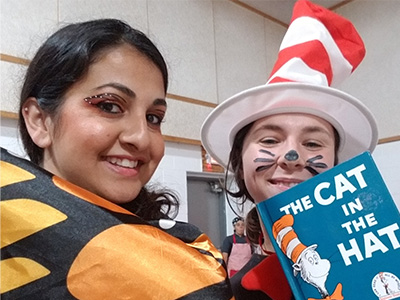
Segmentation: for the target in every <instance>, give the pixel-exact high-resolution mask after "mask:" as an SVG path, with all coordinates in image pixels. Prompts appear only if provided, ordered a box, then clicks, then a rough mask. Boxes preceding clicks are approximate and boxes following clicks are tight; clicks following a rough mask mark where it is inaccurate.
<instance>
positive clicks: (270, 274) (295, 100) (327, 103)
mask: <svg viewBox="0 0 400 300" xmlns="http://www.w3.org/2000/svg"><path fill="white" fill-rule="evenodd" d="M364 54H365V49H364V44H363V42H362V40H361V38H360V37H359V35H358V34H357V31H356V30H355V28H354V27H353V26H352V24H351V23H350V22H349V21H348V20H346V19H344V18H342V17H340V16H339V15H337V14H335V13H333V12H332V11H329V10H327V9H325V8H323V7H319V6H317V5H314V4H312V3H311V2H309V1H307V0H300V1H297V2H296V4H295V7H294V11H293V17H292V22H291V25H290V26H289V28H288V31H287V33H286V35H285V37H284V39H283V41H282V45H281V49H280V53H279V57H278V61H277V62H276V64H275V67H274V69H273V71H272V75H271V76H270V78H269V80H268V82H267V84H266V85H263V86H259V87H255V88H252V89H250V90H246V91H244V92H241V93H239V94H237V95H235V96H233V97H231V98H230V99H228V100H226V101H225V102H223V103H222V104H220V105H219V106H218V107H217V108H216V109H215V110H214V111H213V112H212V113H211V114H210V115H209V117H208V118H207V119H206V121H205V122H204V124H203V127H202V142H203V145H204V147H205V149H206V150H207V152H208V153H209V154H210V155H211V156H212V157H213V158H214V159H216V160H217V161H218V162H219V163H221V164H222V165H223V166H225V167H226V169H227V172H229V171H230V172H232V173H233V175H234V181H235V184H236V186H235V188H234V189H232V190H230V189H229V185H227V187H226V188H227V192H228V194H229V195H230V196H232V197H236V198H239V199H241V200H242V201H243V202H244V201H246V200H249V201H252V202H254V203H259V202H261V201H264V200H266V201H268V199H269V198H271V197H272V196H274V195H277V194H278V193H281V192H283V191H285V190H287V189H290V188H291V187H292V186H294V185H297V184H299V183H301V182H303V181H305V180H307V179H309V178H311V177H313V176H315V175H316V174H319V173H321V172H324V171H326V170H328V169H330V168H332V167H333V166H334V165H336V164H337V163H340V162H343V161H344V160H347V159H349V158H351V157H353V156H355V155H357V154H359V153H361V152H364V151H366V150H369V151H373V149H374V148H375V146H376V143H377V136H378V134H377V126H376V122H375V119H374V117H373V116H372V114H371V113H370V111H369V110H368V109H367V108H366V107H365V106H364V105H363V104H362V103H361V102H360V101H359V100H357V99H355V98H354V97H352V96H350V95H348V94H346V93H343V92H341V91H339V90H337V89H335V88H333V86H335V85H337V84H339V83H340V82H341V81H343V80H344V79H345V78H346V77H348V76H349V75H350V74H351V73H352V71H354V69H355V68H356V67H357V66H358V64H359V63H360V62H361V60H362V59H363V57H364ZM227 178H228V176H227ZM246 220H247V226H246V228H247V236H248V238H249V239H250V240H251V241H252V242H253V243H259V242H260V244H261V245H262V248H263V251H264V256H263V257H260V256H257V255H255V256H253V258H252V259H251V260H250V262H249V263H248V264H247V265H246V266H245V267H244V268H243V269H242V270H241V271H240V272H239V273H238V274H237V275H235V276H234V277H233V278H232V287H233V291H234V295H235V297H236V299H273V300H287V299H291V298H292V297H293V296H292V294H291V291H290V288H289V285H288V283H287V281H286V279H285V277H284V274H283V271H282V268H281V267H280V265H279V262H278V260H277V257H276V255H275V254H274V253H273V247H272V244H271V242H270V240H269V239H268V237H267V234H266V231H265V228H264V225H263V224H262V223H261V222H260V218H259V216H258V214H257V212H256V209H255V208H254V209H253V210H251V211H250V212H249V214H248V216H247V217H246Z"/></svg>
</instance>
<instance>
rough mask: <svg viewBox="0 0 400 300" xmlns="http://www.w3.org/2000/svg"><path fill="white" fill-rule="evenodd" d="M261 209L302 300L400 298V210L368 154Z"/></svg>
mask: <svg viewBox="0 0 400 300" xmlns="http://www.w3.org/2000/svg"><path fill="white" fill-rule="evenodd" d="M257 209H258V211H259V213H260V216H261V218H262V220H263V222H264V224H265V227H266V229H267V231H268V234H269V236H270V238H271V241H272V243H273V245H274V248H275V251H276V253H277V255H278V257H279V260H280V262H281V264H282V267H283V269H284V272H285V274H286V277H287V278H288V281H289V284H290V286H291V288H292V291H293V293H294V295H295V298H296V300H305V299H307V300H308V299H346V300H355V299H357V300H358V299H363V300H364V299H368V300H373V299H379V300H387V299H400V229H399V226H400V214H399V210H398V209H397V207H396V205H395V203H394V201H393V198H392V196H391V195H390V193H389V191H388V189H387V187H386V184H385V182H384V181H383V178H382V176H381V174H380V172H379V170H378V168H377V166H376V165H375V163H374V161H373V158H372V157H371V155H370V153H369V152H364V153H363V154H360V155H358V156H356V157H355V158H353V159H350V160H348V161H346V162H344V163H341V164H339V165H337V166H335V167H334V168H332V169H330V170H328V171H325V172H323V173H321V174H319V175H317V176H315V177H313V178H311V179H309V180H307V181H305V182H303V183H301V184H299V185H297V186H294V187H292V188H290V189H289V190H287V191H285V192H283V193H280V194H278V195H276V196H274V197H272V198H270V199H268V200H266V201H263V202H261V203H259V204H258V205H257Z"/></svg>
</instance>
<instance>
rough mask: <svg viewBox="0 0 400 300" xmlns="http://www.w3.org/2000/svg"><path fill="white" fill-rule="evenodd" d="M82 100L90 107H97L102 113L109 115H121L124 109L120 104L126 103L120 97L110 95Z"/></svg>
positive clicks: (100, 95) (105, 94)
mask: <svg viewBox="0 0 400 300" xmlns="http://www.w3.org/2000/svg"><path fill="white" fill-rule="evenodd" d="M83 100H84V101H85V102H87V103H89V104H91V105H94V106H97V107H98V108H99V109H101V110H102V111H104V112H106V113H110V114H118V113H123V112H124V109H123V106H122V103H124V102H126V101H125V100H124V99H123V98H121V97H120V96H118V95H115V94H110V93H104V94H99V95H94V96H90V97H87V98H85V99H83Z"/></svg>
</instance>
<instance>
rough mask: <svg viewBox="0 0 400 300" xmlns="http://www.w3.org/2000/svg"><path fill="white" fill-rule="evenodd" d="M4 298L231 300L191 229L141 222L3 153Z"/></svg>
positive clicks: (211, 256)
mask: <svg viewBox="0 0 400 300" xmlns="http://www.w3.org/2000/svg"><path fill="white" fill-rule="evenodd" d="M1 231H2V232H1V298H2V299H75V298H78V299H232V293H231V290H230V286H229V282H228V280H227V275H226V271H225V268H224V266H223V260H222V255H221V254H220V253H219V252H218V251H217V249H216V248H215V247H214V245H213V244H212V243H211V242H210V240H209V238H208V237H207V236H206V235H204V234H203V233H201V232H200V231H199V230H198V229H197V228H196V227H194V226H192V225H190V224H186V223H181V222H175V221H173V220H158V221H155V222H154V223H149V222H145V221H143V220H142V219H141V218H139V217H137V216H135V215H134V214H132V213H130V212H129V211H127V210H125V209H123V208H121V207H120V206H118V205H116V204H114V203H111V202H109V201H107V200H105V199H103V198H100V197H98V196H96V195H94V194H92V193H90V192H88V191H86V190H84V189H82V188H80V187H78V186H76V185H73V184H71V183H69V182H67V181H65V180H62V179H60V178H59V177H57V176H54V175H52V174H50V173H48V172H47V171H45V170H43V169H41V168H40V167H38V166H36V165H34V164H32V163H31V162H29V161H27V160H24V159H21V158H18V157H15V156H13V155H11V154H10V153H8V152H7V151H6V150H4V149H1Z"/></svg>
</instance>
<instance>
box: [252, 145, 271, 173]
mask: <svg viewBox="0 0 400 300" xmlns="http://www.w3.org/2000/svg"><path fill="white" fill-rule="evenodd" d="M258 152H260V153H265V154H267V155H269V156H271V157H275V154H274V153H272V152H270V151H267V150H265V149H260V150H258ZM254 162H255V163H264V164H263V165H261V166H258V167H257V168H256V172H261V171H265V170H268V169H269V168H271V167H272V166H273V165H274V164H275V163H276V160H275V158H266V157H257V158H256V159H254Z"/></svg>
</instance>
